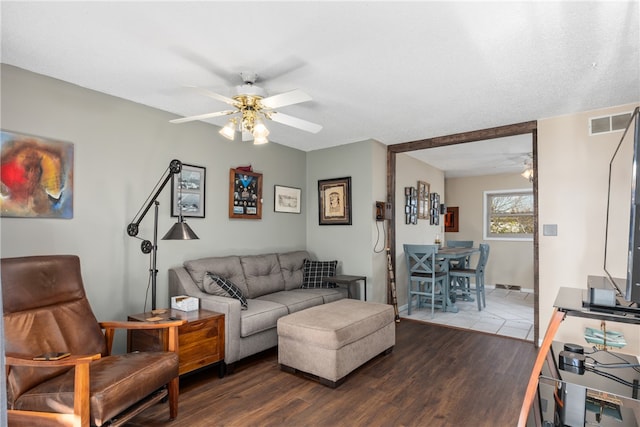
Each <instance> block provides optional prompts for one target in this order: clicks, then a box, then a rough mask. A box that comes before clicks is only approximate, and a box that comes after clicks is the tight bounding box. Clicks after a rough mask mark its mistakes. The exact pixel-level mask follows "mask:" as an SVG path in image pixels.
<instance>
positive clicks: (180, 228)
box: [162, 218, 199, 240]
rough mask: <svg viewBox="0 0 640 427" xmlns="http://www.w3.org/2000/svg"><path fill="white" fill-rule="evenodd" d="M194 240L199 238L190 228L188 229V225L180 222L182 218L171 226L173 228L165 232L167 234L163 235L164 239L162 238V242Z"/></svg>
mask: <svg viewBox="0 0 640 427" xmlns="http://www.w3.org/2000/svg"><path fill="white" fill-rule="evenodd" d="M195 239H199V237H198V236H197V235H196V233H194V232H193V230H192V229H191V227H189V225H188V224H187V223H186V222H184V221H182V218H180V221H178V222H176V223H175V224H173V227H171V228H170V229H169V231H167V234H165V235H164V237H163V238H162V240H195Z"/></svg>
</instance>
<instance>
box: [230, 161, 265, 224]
mask: <svg viewBox="0 0 640 427" xmlns="http://www.w3.org/2000/svg"><path fill="white" fill-rule="evenodd" d="M229 218H242V219H262V174H261V173H256V172H248V171H244V170H240V169H230V170H229Z"/></svg>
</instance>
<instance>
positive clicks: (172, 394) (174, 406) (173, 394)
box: [168, 377, 180, 420]
mask: <svg viewBox="0 0 640 427" xmlns="http://www.w3.org/2000/svg"><path fill="white" fill-rule="evenodd" d="M168 387H169V390H168V392H169V419H171V420H174V419H176V418H177V417H178V397H179V392H180V378H179V377H175V378H174V379H172V380H171V381H169V384H168Z"/></svg>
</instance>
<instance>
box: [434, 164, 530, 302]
mask: <svg viewBox="0 0 640 427" xmlns="http://www.w3.org/2000/svg"><path fill="white" fill-rule="evenodd" d="M531 187H532V184H531V183H530V182H529V181H527V180H526V179H524V178H523V177H522V176H520V174H501V175H485V176H474V177H464V178H449V179H446V180H445V197H446V204H447V206H458V207H459V232H457V233H453V232H450V233H446V234H445V239H446V240H473V242H474V244H475V245H476V246H477V245H478V244H480V243H488V244H489V245H490V246H491V251H490V253H489V261H488V263H487V270H486V273H485V281H486V284H487V286H494V285H495V284H497V283H500V284H504V285H519V286H521V287H522V288H523V289H528V290H531V291H533V240H531V241H505V240H488V241H484V240H483V223H484V216H483V203H484V201H483V199H484V192H485V191H496V190H513V189H523V188H529V189H530V188H531ZM476 261H477V256H475V257H474V259H472V261H471V264H472V265H474V263H475V262H476Z"/></svg>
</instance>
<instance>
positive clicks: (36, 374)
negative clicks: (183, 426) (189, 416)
mask: <svg viewBox="0 0 640 427" xmlns="http://www.w3.org/2000/svg"><path fill="white" fill-rule="evenodd" d="M0 273H1V280H2V282H1V285H2V299H3V309H4V339H5V352H6V359H5V360H6V371H7V372H6V380H7V381H6V382H7V404H8V409H9V411H8V418H9V423H10V425H11V424H15V425H21V426H22V425H39V426H40V425H51V424H57V425H78V426H89V424H92V425H96V426H101V425H103V424H109V425H122V424H124V423H125V422H126V421H127V420H129V419H130V418H132V417H133V416H135V415H136V414H138V413H139V412H141V411H142V410H143V409H145V408H147V407H149V406H151V405H152V404H155V403H157V402H159V401H160V400H162V399H164V398H166V397H167V396H168V400H169V416H170V418H171V419H173V418H175V417H177V415H178V355H177V353H176V352H177V347H178V334H177V327H178V326H179V325H181V324H182V323H183V321H175V322H169V323H163V324H158V323H153V322H102V323H99V322H98V321H97V320H96V318H95V316H94V314H93V312H92V311H91V307H90V305H89V301H88V300H87V297H86V295H85V291H84V286H83V283H82V276H81V273H80V260H79V259H78V257H77V256H73V255H52V256H32V257H21V258H4V259H2V260H0ZM165 327H166V328H168V329H169V350H170V351H168V352H144V353H138V352H136V353H127V354H119V355H111V354H110V353H111V346H112V343H113V337H114V332H115V329H117V328H125V329H158V328H165ZM103 330H104V332H103ZM46 352H69V353H71V356H69V357H67V358H64V359H61V360H58V361H35V360H33V358H34V357H35V356H37V355H39V354H42V353H46Z"/></svg>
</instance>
